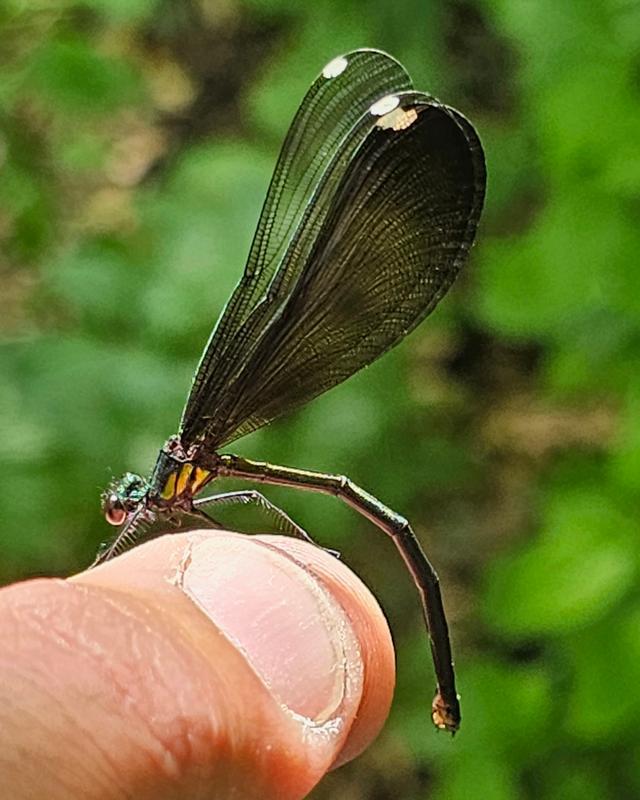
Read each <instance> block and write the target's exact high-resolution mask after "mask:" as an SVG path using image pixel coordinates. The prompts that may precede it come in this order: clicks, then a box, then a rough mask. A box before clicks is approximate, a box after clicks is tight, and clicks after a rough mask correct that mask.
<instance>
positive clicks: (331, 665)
mask: <svg viewBox="0 0 640 800" xmlns="http://www.w3.org/2000/svg"><path fill="white" fill-rule="evenodd" d="M3 605H4V609H3ZM7 608H8V609H9V610H10V612H11V613H9V614H8V615H7V614H6V613H3V611H4V610H6V609H7ZM7 618H9V619H11V620H12V621H13V623H14V627H15V623H16V622H17V623H18V624H19V627H21V628H22V631H23V632H22V635H21V637H20V646H19V647H18V654H19V655H18V659H17V660H16V659H14V662H13V664H12V667H13V673H14V681H18V682H20V683H22V685H24V681H25V675H26V676H27V678H26V683H27V685H28V686H30V687H31V690H30V692H27V693H26V694H25V692H24V691H21V692H20V695H19V699H20V701H21V702H22V703H23V704H28V705H29V711H30V717H29V718H30V720H31V722H30V725H31V726H32V727H31V728H30V730H29V739H30V742H28V743H27V744H26V747H27V751H28V752H29V745H30V744H31V745H33V746H34V747H35V748H37V752H33V751H31V752H29V757H30V761H32V762H34V763H41V764H48V765H57V766H58V767H60V766H62V765H64V767H65V768H64V770H57V771H58V773H62V774H63V775H64V779H63V781H62V782H60V781H59V775H57V776H56V778H54V777H53V776H52V775H47V774H46V770H43V771H42V772H41V773H40V774H38V775H33V774H30V773H29V772H28V771H25V770H24V764H22V765H20V764H19V763H18V762H19V755H17V754H16V756H15V759H16V767H17V768H16V771H15V774H16V775H21V777H20V780H22V781H31V782H32V783H31V784H30V785H29V787H26V786H25V788H28V791H23V792H22V794H20V793H19V792H18V791H14V794H13V795H12V796H14V797H27V796H28V797H34V798H35V797H39V796H40V795H39V794H37V793H36V792H35V791H34V785H35V784H37V783H39V782H40V783H41V784H42V797H45V796H46V797H49V798H57V797H77V796H82V797H86V798H92V797H96V798H97V797H100V798H112V797H113V798H116V797H122V796H136V797H138V798H146V797H149V798H151V797H153V798H174V797H189V798H200V797H202V798H205V797H206V798H212V797H213V798H216V797H220V798H222V797H229V796H235V795H236V794H237V796H239V797H243V798H253V797H256V798H257V797H260V798H262V799H263V800H265V799H267V800H268V798H276V797H277V798H283V800H284V799H285V798H292V799H293V798H302V797H304V796H305V795H306V794H307V793H308V792H309V791H310V789H311V788H312V787H313V786H314V785H315V784H316V783H317V782H318V780H319V779H320V778H321V777H322V775H323V774H324V773H325V772H326V771H327V770H328V769H329V768H330V767H331V765H332V764H334V763H336V762H337V761H343V760H347V759H348V758H351V757H353V756H354V755H356V754H357V753H358V752H360V751H361V750H362V749H364V747H366V746H367V745H368V744H369V743H370V741H371V740H372V739H373V738H374V737H375V735H376V734H377V732H378V730H379V729H380V727H381V725H382V724H383V722H384V719H385V718H386V714H387V712H388V708H389V704H390V700H391V693H392V688H393V680H394V667H393V651H392V646H391V641H390V637H389V632H388V628H387V626H386V623H385V621H384V618H383V616H382V614H381V612H380V610H379V608H378V606H377V604H376V603H375V601H374V600H373V598H372V596H371V595H370V593H369V592H368V591H367V590H366V589H365V587H364V586H363V585H362V584H361V583H360V581H359V580H358V579H357V578H356V577H355V576H354V575H353V573H351V572H350V571H349V570H348V569H347V568H346V567H345V566H344V565H343V564H341V563H340V562H338V561H337V560H336V559H334V558H332V557H331V556H329V555H328V554H326V553H324V552H323V551H321V550H320V549H318V548H314V547H312V546H311V545H308V544H306V543H303V542H293V541H291V540H289V539H286V538H284V537H268V536H265V537H245V536H240V535H238V534H231V533H225V532H211V531H207V532H191V533H185V534H178V535H172V536H166V537H163V538H161V539H156V540H154V541H152V542H149V543H147V544H145V545H143V546H141V547H138V548H135V549H134V550H132V551H130V552H129V553H127V554H126V555H125V556H122V557H121V558H118V559H115V560H114V561H111V562H109V563H107V564H104V565H102V566H100V567H98V568H96V569H93V570H91V571H89V572H84V573H80V574H79V575H77V576H75V577H74V578H72V579H71V581H68V582H62V581H35V582H30V583H26V584H21V585H18V586H15V587H10V588H9V589H8V590H5V592H3V593H0V624H1V622H2V619H5V620H6V619H7ZM34 619H36V620H37V624H34ZM24 630H26V631H27V632H28V635H27V636H26V637H25V636H24ZM9 635H10V636H11V634H9ZM0 670H2V665H1V664H0ZM9 671H10V672H11V670H9ZM374 677H375V680H374ZM0 685H5V686H11V683H9V684H7V681H6V680H5V679H4V676H3V677H2V680H0ZM12 705H13V706H14V707H15V705H16V701H15V698H13V703H12ZM19 705H20V703H18V708H17V712H18V713H19V712H20V708H19ZM22 717H23V718H24V714H22ZM356 717H357V721H356ZM34 718H35V719H36V720H37V726H36V727H35V732H36V733H38V734H39V735H33V734H34V727H33V720H34ZM17 726H18V733H19V723H17ZM2 727H3V726H2V725H0V729H2ZM1 739H2V736H1V735H0V740H1ZM13 740H14V743H15V742H16V741H17V742H18V746H17V747H16V745H15V744H14V747H13V748H12V751H13V750H15V751H16V753H20V752H22V754H23V756H24V747H25V744H24V743H23V746H22V750H21V748H20V747H19V735H18V739H17V740H16V732H15V728H14V733H13ZM1 744H2V743H1V741H0V746H1ZM8 746H9V747H10V748H11V743H8ZM9 763H11V761H10V759H9ZM20 767H21V768H20ZM56 780H58V782H59V783H60V784H61V788H60V790H59V791H57V793H56V788H57V784H56ZM16 785H17V784H16ZM36 788H37V787H36ZM52 789H53V791H52Z"/></svg>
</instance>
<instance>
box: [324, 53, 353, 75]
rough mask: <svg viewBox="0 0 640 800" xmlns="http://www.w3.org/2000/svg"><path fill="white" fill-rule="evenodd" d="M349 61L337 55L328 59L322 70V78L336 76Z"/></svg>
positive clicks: (340, 73) (343, 69)
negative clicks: (331, 59) (330, 59)
mask: <svg viewBox="0 0 640 800" xmlns="http://www.w3.org/2000/svg"><path fill="white" fill-rule="evenodd" d="M348 63H349V62H348V61H347V59H346V58H345V57H344V56H338V57H337V58H334V59H333V61H330V62H329V63H328V64H327V66H326V67H325V68H324V69H323V70H322V77H323V78H337V77H338V75H342V73H343V72H344V71H345V69H346V68H347V64H348Z"/></svg>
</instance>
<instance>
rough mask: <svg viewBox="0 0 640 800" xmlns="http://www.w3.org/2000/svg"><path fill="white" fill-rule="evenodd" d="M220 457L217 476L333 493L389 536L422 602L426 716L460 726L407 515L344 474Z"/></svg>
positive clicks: (434, 588)
mask: <svg viewBox="0 0 640 800" xmlns="http://www.w3.org/2000/svg"><path fill="white" fill-rule="evenodd" d="M220 459H221V465H220V468H219V474H220V475H225V476H229V477H236V478H247V479H249V480H255V481H260V482H262V483H269V484H274V485H280V486H291V487H292V488H298V489H308V490H310V491H314V492H320V493H323V494H331V495H334V496H335V497H339V498H340V499H341V500H343V502H345V503H346V504H347V505H349V506H351V507H352V508H353V509H355V510H356V511H358V512H359V513H360V514H362V515H363V516H364V517H366V518H367V519H369V520H370V521H371V522H373V523H374V524H375V525H376V526H377V527H378V528H380V529H381V530H383V531H384V532H385V533H386V534H387V535H388V536H390V538H391V539H392V541H393V543H394V544H395V545H396V547H397V549H398V551H399V552H400V555H401V556H402V558H403V560H404V562H405V564H406V565H407V567H408V569H409V571H410V573H411V575H412V577H413V580H414V583H415V584H416V587H417V589H418V593H419V595H420V600H421V603H422V610H423V615H424V619H425V623H426V627H427V632H428V634H429V643H430V646H431V655H432V658H433V664H434V668H435V672H436V678H437V682H438V686H437V691H436V695H435V697H434V699H433V702H432V706H431V716H432V719H433V722H434V724H435V725H436V726H437V727H438V728H444V729H446V730H448V731H450V732H451V733H455V731H456V730H457V729H458V727H459V725H460V703H459V698H458V694H457V691H456V683H455V672H454V669H453V659H452V655H451V643H450V641H449V628H448V625H447V618H446V616H445V611H444V606H443V603H442V595H441V593H440V583H439V580H438V576H437V574H436V571H435V570H434V568H433V566H432V565H431V563H430V561H429V559H428V558H427V556H426V554H425V552H424V550H423V549H422V547H421V546H420V542H419V541H418V539H417V538H416V536H415V534H414V532H413V530H412V528H411V526H410V525H409V523H408V522H407V520H406V519H405V518H404V517H402V516H400V515H399V514H396V513H395V511H392V510H391V509H390V508H388V507H387V506H385V505H384V504H383V503H381V502H380V501H379V500H378V499H377V498H375V497H374V496H373V495H371V494H369V492H366V491H365V490H364V489H361V488H360V487H359V486H357V485H356V484H355V483H353V481H351V480H349V478H347V477H346V476H344V475H328V474H325V473H322V472H311V471H307V470H299V469H292V468H290V467H281V466H276V465H274V464H267V463H265V462H262V461H250V460H249V459H245V458H240V457H238V456H232V455H223V456H220Z"/></svg>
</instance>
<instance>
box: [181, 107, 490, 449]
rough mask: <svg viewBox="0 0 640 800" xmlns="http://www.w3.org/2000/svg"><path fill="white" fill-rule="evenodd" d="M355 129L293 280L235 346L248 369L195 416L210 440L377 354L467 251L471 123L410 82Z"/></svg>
mask: <svg viewBox="0 0 640 800" xmlns="http://www.w3.org/2000/svg"><path fill="white" fill-rule="evenodd" d="M394 104H397V105H396V107H395V108H394V107H393V106H394ZM356 128H357V129H358V133H357V134H355V136H356V138H358V139H359V141H360V145H359V146H358V149H357V151H356V152H355V153H354V154H352V155H351V156H350V159H349V163H348V165H347V167H346V168H339V167H336V170H337V173H338V177H337V178H336V179H335V180H334V179H333V174H332V166H329V167H328V169H327V172H326V173H325V176H324V179H323V180H324V181H325V182H326V185H327V186H328V187H330V189H331V203H330V207H329V209H328V211H327V213H326V214H325V215H324V216H323V218H322V224H321V226H320V227H318V228H314V227H311V228H310V229H308V228H305V226H304V224H303V225H301V229H302V231H300V230H298V231H297V232H296V235H295V236H294V237H293V239H292V241H291V243H290V246H289V251H288V252H287V254H286V255H285V263H286V262H287V259H292V260H293V259H295V258H296V252H297V248H298V240H297V236H298V234H300V235H301V236H311V237H312V244H311V249H310V251H309V252H308V254H307V255H305V259H304V263H303V264H302V265H301V266H297V267H296V270H295V274H296V276H297V279H296V281H295V284H294V285H293V286H292V288H291V291H290V292H289V293H288V295H287V297H286V299H285V300H284V301H283V302H281V303H280V304H279V305H278V307H277V311H276V312H275V314H272V315H271V317H270V319H269V322H268V324H267V325H266V326H263V327H262V328H260V324H261V319H260V314H261V306H260V305H258V307H257V308H256V309H255V311H254V312H253V314H252V315H250V317H249V318H248V319H247V321H246V322H245V323H244V324H243V326H242V328H241V329H240V330H239V331H238V334H237V335H236V337H235V339H234V342H233V343H232V347H231V352H233V350H234V346H235V347H237V350H236V356H237V357H238V363H240V364H241V366H240V368H239V369H237V370H236V371H235V372H234V373H233V375H232V376H231V379H230V380H229V381H228V382H227V383H226V385H224V387H223V391H221V392H220V393H217V394H212V395H210V396H209V397H207V398H206V405H205V406H204V408H205V417H204V419H203V418H200V420H197V419H196V420H190V421H188V422H189V425H188V428H187V430H188V431H189V432H190V433H191V434H192V435H193V434H194V433H195V434H196V435H198V436H203V437H204V438H205V440H206V445H207V447H211V448H214V447H219V446H221V445H223V444H226V443H228V442H230V441H232V440H234V439H236V438H239V437H240V436H243V435H244V434H246V433H249V432H250V431H253V430H255V429H257V428H259V427H261V426H262V425H265V424H267V423H268V422H270V421H271V420H273V419H275V418H276V417H278V416H280V415H281V414H283V413H286V412H287V411H290V410H292V409H293V408H296V407H297V406H299V405H301V404H303V403H305V402H307V401H308V400H310V399H311V398H313V397H315V396H317V395H318V394H321V393H322V392H324V391H326V390H327V389H329V388H331V387H332V386H335V385H336V384H338V383H340V382H341V381H343V380H345V378H347V377H349V376H350V375H352V374H353V373H354V372H356V371H357V370H359V369H360V368H361V367H363V366H365V365H366V364H369V363H371V362H372V361H374V360H375V359H376V358H377V357H378V356H380V355H381V354H382V353H384V352H385V351H386V350H388V349H389V348H391V347H393V345H395V344H396V343H397V342H398V341H400V339H402V338H403V337H404V336H405V335H406V334H407V333H408V332H409V331H410V330H411V329H412V328H414V327H415V326H416V325H417V324H418V323H419V322H420V321H421V320H422V319H424V317H425V316H427V314H429V313H430V312H431V311H432V310H433V309H434V307H435V306H436V304H437V303H438V301H439V300H440V299H441V298H442V296H443V295H444V294H445V292H446V291H447V289H448V288H449V286H450V285H451V283H452V282H453V280H454V279H455V277H456V275H457V273H458V271H459V269H460V267H461V266H462V264H463V263H464V261H465V259H466V257H467V254H468V251H469V248H470V247H471V244H472V242H473V239H474V236H475V232H476V227H477V224H478V219H479V216H480V212H481V210H482V204H483V200H484V191H485V182H486V173H485V166H484V156H483V152H482V147H481V144H480V141H479V139H478V137H477V135H476V133H475V131H474V129H473V127H472V126H471V124H470V123H469V122H468V121H467V120H466V119H465V118H464V117H462V116H461V115H460V114H459V113H458V112H457V111H455V110H453V109H451V108H448V107H446V106H442V105H440V104H438V103H437V102H436V101H434V100H433V99H432V98H431V97H429V96H427V95H423V94H420V93H416V92H406V93H401V94H399V95H396V96H392V97H387V98H385V99H384V100H382V101H380V102H379V103H376V104H375V106H374V108H372V109H371V110H370V111H369V112H367V113H366V114H365V115H364V117H363V118H362V120H361V121H360V122H359V123H358V125H357V126H356ZM253 323H255V324H256V325H257V326H258V328H255V329H254V328H252V324H253ZM245 330H248V331H249V332H250V334H249V335H250V339H251V347H250V348H249V349H247V347H246V339H245ZM258 330H260V333H259V335H258V334H257V331H258ZM247 352H248V355H246V354H247ZM192 440H193V439H192ZM188 442H189V440H187V443H188Z"/></svg>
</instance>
